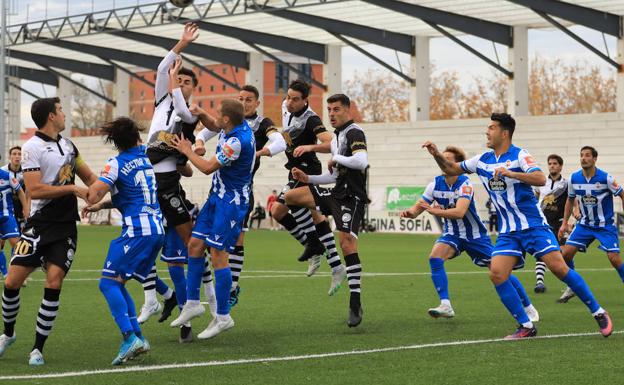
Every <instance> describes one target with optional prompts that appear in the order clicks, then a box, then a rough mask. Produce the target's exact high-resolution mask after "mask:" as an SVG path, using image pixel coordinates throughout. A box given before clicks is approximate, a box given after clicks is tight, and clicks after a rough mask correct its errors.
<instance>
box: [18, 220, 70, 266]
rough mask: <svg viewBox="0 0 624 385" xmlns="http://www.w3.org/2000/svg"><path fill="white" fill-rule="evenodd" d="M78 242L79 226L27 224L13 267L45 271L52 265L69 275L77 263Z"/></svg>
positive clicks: (48, 223)
mask: <svg viewBox="0 0 624 385" xmlns="http://www.w3.org/2000/svg"><path fill="white" fill-rule="evenodd" d="M77 239H78V231H77V229H76V222H47V223H32V222H26V225H25V226H24V230H23V231H22V235H21V237H20V239H19V241H18V242H17V244H16V245H15V249H14V250H15V251H14V254H13V257H12V258H11V265H18V266H28V267H35V268H37V267H43V268H45V266H46V264H47V263H51V264H53V265H56V266H58V267H60V268H61V269H63V271H65V273H66V274H67V272H68V271H69V269H70V268H71V265H72V263H73V262H74V254H75V253H76V247H77Z"/></svg>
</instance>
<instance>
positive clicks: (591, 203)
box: [581, 195, 598, 206]
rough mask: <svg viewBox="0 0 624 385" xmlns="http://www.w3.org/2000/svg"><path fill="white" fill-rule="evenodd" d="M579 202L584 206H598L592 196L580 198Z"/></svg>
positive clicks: (596, 200) (596, 199)
mask: <svg viewBox="0 0 624 385" xmlns="http://www.w3.org/2000/svg"><path fill="white" fill-rule="evenodd" d="M581 200H582V201H583V205H585V206H596V205H597V204H598V198H596V197H595V196H593V195H585V196H583V197H582V198H581Z"/></svg>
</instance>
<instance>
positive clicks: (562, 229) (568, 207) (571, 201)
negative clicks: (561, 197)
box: [557, 197, 576, 239]
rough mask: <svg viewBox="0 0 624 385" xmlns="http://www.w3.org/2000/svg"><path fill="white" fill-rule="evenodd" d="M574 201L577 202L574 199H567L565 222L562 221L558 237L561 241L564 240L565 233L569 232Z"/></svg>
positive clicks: (564, 214) (564, 213) (564, 209)
mask: <svg viewBox="0 0 624 385" xmlns="http://www.w3.org/2000/svg"><path fill="white" fill-rule="evenodd" d="M574 201H576V198H573V197H568V199H566V203H565V207H564V208H563V220H562V221H561V227H560V228H559V231H558V232H557V236H558V238H559V239H562V238H563V236H564V235H565V232H566V231H567V230H568V222H569V221H570V216H571V215H572V208H573V207H574Z"/></svg>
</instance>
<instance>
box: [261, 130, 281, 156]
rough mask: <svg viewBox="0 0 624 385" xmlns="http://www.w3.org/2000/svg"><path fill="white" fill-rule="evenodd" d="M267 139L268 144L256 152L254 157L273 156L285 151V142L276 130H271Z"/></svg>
mask: <svg viewBox="0 0 624 385" xmlns="http://www.w3.org/2000/svg"><path fill="white" fill-rule="evenodd" d="M267 138H268V139H269V143H268V144H267V145H266V146H265V147H263V148H262V149H260V150H258V151H256V156H273V155H276V154H279V153H280V152H284V151H286V148H287V145H286V140H285V139H284V136H283V135H282V134H280V133H279V132H277V129H273V130H271V131H270V132H269V133H268V134H267Z"/></svg>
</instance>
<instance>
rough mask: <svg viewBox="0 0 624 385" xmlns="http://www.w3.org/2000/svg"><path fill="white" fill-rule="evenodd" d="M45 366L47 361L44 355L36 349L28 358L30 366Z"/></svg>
mask: <svg viewBox="0 0 624 385" xmlns="http://www.w3.org/2000/svg"><path fill="white" fill-rule="evenodd" d="M43 364H45V361H43V354H41V352H40V351H39V349H35V350H33V351H32V352H30V355H29V356H28V365H30V366H41V365H43Z"/></svg>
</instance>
